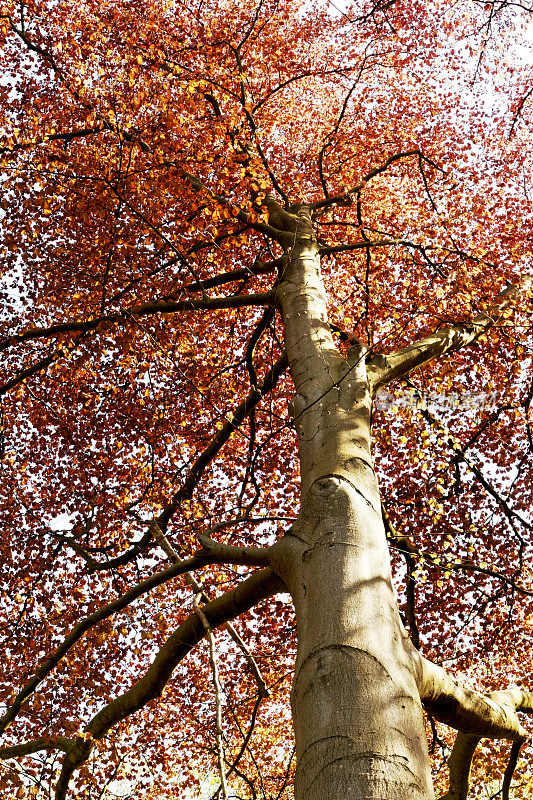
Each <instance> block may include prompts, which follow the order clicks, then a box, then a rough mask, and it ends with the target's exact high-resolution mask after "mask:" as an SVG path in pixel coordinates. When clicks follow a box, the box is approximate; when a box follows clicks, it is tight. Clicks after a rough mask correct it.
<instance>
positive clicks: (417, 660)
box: [413, 648, 533, 741]
mask: <svg viewBox="0 0 533 800" xmlns="http://www.w3.org/2000/svg"><path fill="white" fill-rule="evenodd" d="M413 660H414V664H415V674H416V680H417V685H418V691H419V692H420V699H421V700H422V703H423V705H424V706H425V708H427V710H428V711H430V712H431V714H432V715H433V716H434V717H435V719H438V720H439V721H440V722H444V723H446V724H447V725H450V726H451V727H452V728H455V729H456V730H458V731H462V732H463V733H467V734H475V735H478V736H482V737H488V738H491V739H509V740H510V741H518V740H521V739H523V737H524V736H525V735H526V731H525V730H524V728H523V727H522V725H521V724H520V720H519V719H518V717H517V715H516V712H517V711H526V712H529V713H533V692H526V691H522V690H521V689H509V690H507V691H504V692H492V693H491V694H490V695H483V694H480V693H479V692H475V691H473V690H472V689H468V688H467V687H465V686H461V684H460V683H459V682H458V681H456V680H455V678H452V676H451V675H448V673H447V672H446V671H445V670H444V669H442V667H439V666H437V665H436V664H433V663H432V662H431V661H428V660H427V659H426V658H424V657H423V656H422V655H421V654H420V653H419V652H418V651H416V650H415V649H414V648H413Z"/></svg>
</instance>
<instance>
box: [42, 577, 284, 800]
mask: <svg viewBox="0 0 533 800" xmlns="http://www.w3.org/2000/svg"><path fill="white" fill-rule="evenodd" d="M279 591H285V586H284V584H283V583H282V581H281V579H280V578H278V576H277V575H275V574H274V573H273V572H272V570H270V569H265V570H260V571H259V572H256V573H254V574H253V575H251V576H250V577H249V578H247V579H246V580H245V581H243V582H242V583H240V584H239V585H238V586H237V587H235V589H232V590H231V591H229V592H226V593H225V594H223V595H221V596H220V597H217V598H216V599H215V600H212V601H211V602H209V603H207V605H205V606H204V607H203V608H202V612H203V613H204V615H205V617H206V619H207V620H208V623H209V626H210V627H211V628H216V627H218V626H219V625H222V624H223V623H224V622H227V621H228V620H230V619H234V618H235V617H237V616H239V615H240V614H242V613H244V612H245V611H248V610H249V609H250V608H252V606H254V605H256V604H257V603H258V602H260V601H261V600H264V599H265V598H267V597H270V596H271V595H273V594H276V592H279ZM204 636H205V628H204V625H203V624H202V622H201V620H200V619H199V617H198V615H197V614H196V613H193V614H191V615H190V616H189V617H188V618H187V619H186V620H185V621H184V622H182V624H181V625H180V626H179V627H178V629H177V630H176V631H175V632H174V633H173V634H172V635H171V636H169V638H168V639H167V641H166V642H165V644H164V645H163V646H162V647H161V649H160V650H159V652H158V654H157V655H156V657H155V659H154V661H153V663H152V665H151V666H150V667H149V668H148V670H147V672H146V673H145V674H144V675H143V677H142V678H140V679H139V680H138V681H136V683H134V685H133V686H132V687H131V689H129V690H128V691H127V692H125V693H124V694H122V695H120V696H119V697H117V698H116V699H115V700H112V701H111V702H110V703H108V704H107V705H106V706H105V707H104V708H103V709H102V710H101V711H100V712H99V713H98V714H96V716H95V717H93V719H92V720H91V722H90V723H89V724H88V725H87V727H86V728H85V732H86V733H89V734H91V738H90V739H87V740H83V739H81V738H80V739H79V740H77V741H76V743H75V745H74V747H73V748H72V750H71V751H70V752H69V753H67V754H66V755H65V758H64V760H63V766H62V769H61V775H60V777H59V779H58V782H57V785H56V794H55V798H56V800H65V798H66V796H67V791H68V784H69V781H70V778H71V777H72V774H73V773H74V771H75V770H76V769H78V767H80V766H81V765H82V764H83V763H84V762H85V761H86V760H87V758H88V757H89V754H90V752H91V749H92V747H93V739H97V740H99V739H102V738H103V737H104V736H105V734H106V733H107V731H108V730H110V728H112V727H113V726H115V725H117V724H118V723H119V722H120V721H121V720H123V719H125V718H126V717H128V716H130V715H131V714H134V713H135V712H136V711H138V710H139V709H141V708H143V707H144V706H145V705H146V704H147V703H149V702H150V700H154V699H155V698H157V697H160V696H161V695H162V693H163V690H164V688H165V686H166V684H167V682H168V681H169V679H170V677H171V675H172V672H173V671H174V669H175V668H176V666H177V665H178V664H179V662H180V661H182V660H183V659H184V658H185V656H186V655H188V653H189V652H190V651H191V650H192V649H193V647H194V646H195V645H196V644H198V642H199V641H201V639H203V637H204Z"/></svg>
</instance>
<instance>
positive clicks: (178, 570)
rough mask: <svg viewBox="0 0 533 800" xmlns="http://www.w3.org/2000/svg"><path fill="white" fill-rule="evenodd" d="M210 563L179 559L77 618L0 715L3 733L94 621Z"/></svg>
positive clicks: (197, 558)
mask: <svg viewBox="0 0 533 800" xmlns="http://www.w3.org/2000/svg"><path fill="white" fill-rule="evenodd" d="M208 563H209V557H208V556H207V554H204V555H201V556H200V555H196V556H194V557H193V558H189V559H187V560H185V561H178V562H177V563H175V564H173V565H172V566H171V567H168V569H165V570H162V571H160V572H156V573H155V575H152V576H151V577H150V578H147V579H146V580H144V581H142V582H141V583H138V584H137V585H136V586H133V587H132V588H131V589H128V591H127V592H124V594H123V595H121V596H120V597H117V599H116V600H112V601H111V602H110V603H107V604H106V605H105V606H102V608H99V609H97V610H96V611H94V612H93V613H92V614H89V616H88V617H85V619H82V620H81V621H80V622H78V623H77V625H75V626H74V628H73V629H72V630H71V632H70V633H69V634H68V636H66V637H65V638H64V639H63V641H62V642H61V644H60V645H59V647H57V648H56V650H55V651H54V652H53V653H52V655H50V656H49V657H48V658H47V659H46V661H45V662H44V663H43V664H41V666H40V667H39V668H38V669H37V670H36V672H35V674H34V676H33V678H31V679H30V680H29V681H28V682H27V683H26V685H25V686H23V688H22V689H21V690H20V691H19V692H18V694H17V695H16V697H15V698H14V700H13V702H12V703H11V705H10V706H9V708H8V709H7V711H6V712H5V713H4V715H3V716H2V717H1V718H0V733H3V732H4V731H5V730H6V728H7V727H8V726H9V725H10V724H11V723H12V722H13V720H14V719H15V718H16V717H17V715H18V713H19V711H20V709H21V708H22V705H23V704H24V703H25V702H26V700H27V699H28V698H29V697H30V695H31V694H32V693H33V692H34V691H35V690H36V689H37V687H38V686H39V684H41V683H42V682H43V680H44V679H45V678H46V677H47V676H48V675H49V674H50V673H51V672H52V670H53V669H54V668H55V667H56V666H57V664H58V663H59V662H60V661H61V659H62V658H63V657H64V656H65V655H66V653H68V651H69V650H70V649H71V648H72V647H73V646H74V645H75V644H76V643H77V642H79V640H80V639H81V638H82V636H83V635H84V634H85V633H86V632H87V631H88V630H89V629H90V628H92V627H93V626H94V625H97V624H98V623H99V622H102V621H103V620H104V619H107V618H108V617H110V616H112V615H113V614H116V613H118V612H119V611H122V609H123V608H126V606H128V605H130V604H131V603H132V602H133V601H134V600H137V598H139V597H141V596H142V595H143V594H146V593H147V592H150V591H152V589H155V588H156V587H157V586H160V585H161V584H162V583H166V581H169V580H171V579H172V578H176V577H177V576H178V575H183V574H186V573H188V572H190V571H191V570H194V569H199V568H200V567H204V566H206V565H207V564H208Z"/></svg>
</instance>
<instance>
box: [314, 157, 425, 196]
mask: <svg viewBox="0 0 533 800" xmlns="http://www.w3.org/2000/svg"><path fill="white" fill-rule="evenodd" d="M408 156H419V157H422V158H424V160H426V161H429V159H428V158H427V157H426V156H423V155H422V153H421V152H420V150H406V151H405V152H404V153H396V154H395V155H393V156H391V157H390V158H388V159H387V160H386V161H385V163H384V164H382V165H381V166H380V167H374V169H371V170H370V172H368V173H367V174H366V175H365V176H364V178H361V180H360V181H359V183H358V184H357V185H356V186H353V187H352V188H351V189H347V190H346V192H344V193H343V194H338V195H335V197H327V198H326V199H324V200H319V201H317V202H316V203H311V204H310V208H311V209H312V210H313V211H318V210H319V209H325V208H329V207H330V206H332V205H343V206H346V205H351V204H352V197H351V196H352V195H354V194H357V192H360V191H361V189H363V188H364V187H365V186H366V184H367V183H368V182H369V181H370V180H372V178H375V176H376V175H379V174H380V173H382V172H385V170H387V169H388V167H390V165H391V164H393V163H394V162H395V161H399V160H400V159H401V158H407V157H408ZM430 163H431V164H433V162H431V161H430ZM433 166H435V165H434V164H433Z"/></svg>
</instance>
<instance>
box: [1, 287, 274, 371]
mask: <svg viewBox="0 0 533 800" xmlns="http://www.w3.org/2000/svg"><path fill="white" fill-rule="evenodd" d="M193 291H196V287H195V288H194V289H193ZM273 300H274V295H273V293H272V292H259V293H257V294H235V295H230V296H229V297H206V298H201V299H200V298H198V299H196V298H192V299H191V300H156V301H155V302H152V303H142V304H141V305H138V306H131V307H130V308H126V309H124V310H122V311H117V312H115V313H114V314H107V315H105V316H99V317H95V318H94V319H89V320H72V321H71V322H59V323H57V324H56V325H49V326H48V327H46V328H32V329H30V330H27V331H23V332H22V333H18V334H15V335H14V336H10V337H8V338H7V339H4V340H3V341H2V342H0V350H5V349H6V348H8V347H11V346H12V345H15V344H21V343H22V342H27V341H29V340H31V339H43V338H49V337H51V336H58V335H59V334H62V333H73V332H77V333H78V332H83V333H85V332H87V331H94V330H96V329H97V328H98V327H99V326H100V325H102V324H107V323H111V322H121V321H125V320H128V319H133V318H137V317H146V316H150V315H152V314H174V313H176V312H178V311H218V310H221V309H226V308H242V307H244V306H253V305H259V306H265V305H269V304H271V303H273ZM48 358H49V359H51V358H52V357H51V356H49V357H48ZM45 360H46V359H45ZM39 363H40V362H39Z"/></svg>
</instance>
